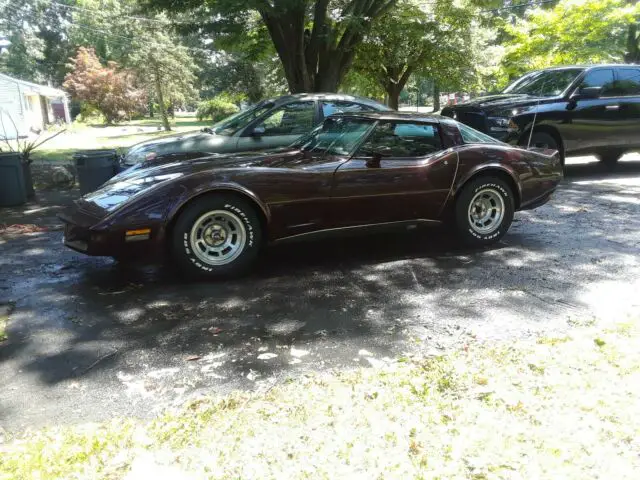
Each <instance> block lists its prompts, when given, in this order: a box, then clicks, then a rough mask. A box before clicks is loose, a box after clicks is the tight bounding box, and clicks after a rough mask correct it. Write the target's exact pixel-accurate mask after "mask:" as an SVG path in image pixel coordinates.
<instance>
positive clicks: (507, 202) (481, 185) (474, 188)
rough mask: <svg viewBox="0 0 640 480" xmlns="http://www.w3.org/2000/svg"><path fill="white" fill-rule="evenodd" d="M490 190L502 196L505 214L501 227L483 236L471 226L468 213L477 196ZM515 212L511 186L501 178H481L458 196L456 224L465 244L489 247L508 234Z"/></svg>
mask: <svg viewBox="0 0 640 480" xmlns="http://www.w3.org/2000/svg"><path fill="white" fill-rule="evenodd" d="M488 188H490V189H493V190H494V191H496V192H498V193H499V194H500V195H501V196H502V200H503V201H504V208H505V212H504V216H503V218H502V222H501V223H500V226H499V227H498V228H497V229H496V230H495V231H493V232H491V233H488V234H485V235H483V234H480V233H478V232H476V231H475V230H474V229H473V228H471V226H470V225H469V219H468V211H469V206H470V203H471V200H472V199H473V197H474V196H475V194H476V193H478V192H479V191H480V190H483V189H488ZM514 211H515V205H514V201H513V194H512V192H511V189H510V188H509V185H507V183H506V182H504V181H503V180H502V179H499V178H495V177H491V176H480V177H477V178H474V179H472V180H470V181H469V183H467V184H466V185H465V186H464V187H463V189H462V191H461V192H460V194H459V195H458V197H457V200H456V206H455V223H456V226H457V228H458V231H459V232H460V234H461V236H462V241H463V242H465V243H467V244H469V245H471V246H482V245H489V244H491V243H494V242H496V241H498V240H499V239H500V238H502V237H503V236H504V235H505V234H506V233H507V231H508V230H509V227H510V226H511V222H512V221H513V214H514Z"/></svg>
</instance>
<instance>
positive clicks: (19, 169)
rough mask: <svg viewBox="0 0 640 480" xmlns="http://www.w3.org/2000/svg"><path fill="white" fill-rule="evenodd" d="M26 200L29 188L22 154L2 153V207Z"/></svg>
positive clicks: (0, 197)
mask: <svg viewBox="0 0 640 480" xmlns="http://www.w3.org/2000/svg"><path fill="white" fill-rule="evenodd" d="M26 201H27V190H26V188H25V182H24V167H23V163H22V158H20V154H17V153H0V207H9V206H13V205H22V204H23V203H25V202H26Z"/></svg>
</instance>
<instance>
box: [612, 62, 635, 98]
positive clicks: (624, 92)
mask: <svg viewBox="0 0 640 480" xmlns="http://www.w3.org/2000/svg"><path fill="white" fill-rule="evenodd" d="M617 73H618V80H616V83H615V90H616V94H617V95H620V96H629V95H640V68H623V69H620V70H618V72H617Z"/></svg>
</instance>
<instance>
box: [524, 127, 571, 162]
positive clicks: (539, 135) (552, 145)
mask: <svg viewBox="0 0 640 480" xmlns="http://www.w3.org/2000/svg"><path fill="white" fill-rule="evenodd" d="M519 144H520V146H521V147H525V148H526V147H527V145H528V144H529V135H524V136H523V137H522V138H521V139H520V142H519ZM531 146H532V147H536V148H548V149H551V150H557V151H558V152H560V162H561V163H562V168H564V150H563V149H562V146H561V145H559V144H558V141H557V140H556V139H555V137H554V136H553V135H551V134H549V133H547V132H533V135H532V136H531Z"/></svg>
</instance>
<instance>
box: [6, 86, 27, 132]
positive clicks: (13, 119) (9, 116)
mask: <svg viewBox="0 0 640 480" xmlns="http://www.w3.org/2000/svg"><path fill="white" fill-rule="evenodd" d="M23 102H24V97H23V96H22V94H21V91H20V86H19V84H18V83H16V82H13V81H12V80H10V79H7V78H5V77H3V76H0V137H5V136H6V137H7V138H16V134H18V135H26V134H27V132H28V130H29V129H28V128H27V126H26V124H25V118H24V105H23ZM14 123H15V127H14ZM16 129H17V132H16Z"/></svg>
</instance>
